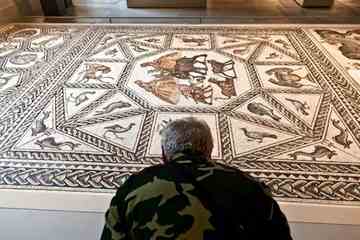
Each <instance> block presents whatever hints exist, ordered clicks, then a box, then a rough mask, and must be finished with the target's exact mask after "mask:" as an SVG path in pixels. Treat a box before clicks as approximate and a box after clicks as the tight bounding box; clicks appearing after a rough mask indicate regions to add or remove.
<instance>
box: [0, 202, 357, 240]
mask: <svg viewBox="0 0 360 240" xmlns="http://www.w3.org/2000/svg"><path fill="white" fill-rule="evenodd" d="M103 219H104V217H103V214H102V213H86V212H62V211H43V210H42V211H39V210H15V209H0V239H1V240H24V239H26V240H82V239H84V240H97V239H99V236H100V234H101V231H102V227H103ZM291 229H292V232H293V237H294V239H295V240H359V239H360V226H352V225H327V224H301V223H292V224H291Z"/></svg>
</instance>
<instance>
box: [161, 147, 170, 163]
mask: <svg viewBox="0 0 360 240" xmlns="http://www.w3.org/2000/svg"><path fill="white" fill-rule="evenodd" d="M161 154H162V159H163V162H164V163H166V162H168V159H167V158H166V155H165V151H164V147H163V146H161Z"/></svg>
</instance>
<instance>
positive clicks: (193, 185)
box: [101, 151, 291, 240]
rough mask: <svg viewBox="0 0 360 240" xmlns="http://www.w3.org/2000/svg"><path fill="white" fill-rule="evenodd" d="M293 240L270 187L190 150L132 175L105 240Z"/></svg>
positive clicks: (109, 218)
mask: <svg viewBox="0 0 360 240" xmlns="http://www.w3.org/2000/svg"><path fill="white" fill-rule="evenodd" d="M264 237H266V239H277V240H282V239H291V235H290V229H289V226H288V223H287V220H286V217H285V216H284V214H283V213H282V212H281V210H280V208H279V206H278V204H277V203H276V202H275V201H274V200H273V198H272V197H271V193H270V191H269V189H268V188H267V187H266V186H264V185H263V184H261V183H259V182H257V181H256V180H254V179H253V178H251V177H250V176H248V175H246V174H245V173H243V172H241V171H239V170H237V169H235V168H231V167H228V166H224V165H220V164H216V163H214V162H210V161H207V160H206V159H205V158H203V157H201V155H199V154H196V153H194V152H192V151H184V152H183V153H179V154H177V155H176V156H175V157H174V158H173V159H172V160H171V161H170V162H168V163H165V164H162V165H157V166H153V167H150V168H147V169H145V170H143V171H142V172H140V173H138V174H135V175H133V176H131V177H130V178H129V179H128V180H127V181H126V182H125V183H124V185H122V186H121V187H120V188H119V189H118V191H117V193H116V195H115V197H114V198H113V199H112V201H111V204H110V208H109V210H108V211H107V213H106V224H105V227H104V230H103V233H102V236H101V239H102V240H110V239H113V240H123V239H154V240H155V239H156V240H163V239H182V240H185V239H189V240H190V239H191V240H197V239H206V240H210V239H265V238H264Z"/></svg>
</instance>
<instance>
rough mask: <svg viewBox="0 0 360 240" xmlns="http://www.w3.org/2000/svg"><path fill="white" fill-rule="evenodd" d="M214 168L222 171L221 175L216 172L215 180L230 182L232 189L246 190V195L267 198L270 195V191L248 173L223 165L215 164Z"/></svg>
mask: <svg viewBox="0 0 360 240" xmlns="http://www.w3.org/2000/svg"><path fill="white" fill-rule="evenodd" d="M215 166H218V168H223V169H224V171H222V173H221V172H220V174H219V172H218V176H217V178H219V179H220V178H221V179H223V180H224V181H226V180H227V181H230V182H231V183H232V185H233V186H234V188H237V189H239V190H241V191H242V192H244V190H246V189H247V190H248V194H250V193H252V194H261V195H262V194H266V195H268V196H269V197H272V195H271V189H270V188H269V187H268V186H267V185H266V184H265V183H264V182H262V181H261V180H259V179H257V178H255V177H253V176H251V175H250V174H249V173H247V172H244V171H242V170H240V169H239V168H237V167H234V166H230V165H225V164H223V163H215Z"/></svg>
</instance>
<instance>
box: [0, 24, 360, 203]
mask: <svg viewBox="0 0 360 240" xmlns="http://www.w3.org/2000/svg"><path fill="white" fill-rule="evenodd" d="M359 82H360V27H358V28H357V27H356V26H349V27H347V28H344V27H342V28H341V29H338V28H337V27H336V26H331V25H330V26H329V25H324V26H320V25H318V26H316V27H315V26H314V27H311V26H308V27H299V26H279V25H273V26H271V25H269V26H266V27H263V26H240V25H239V26H191V25H189V26H165V25H161V26H160V25H159V26H156V25H152V26H136V25H128V26H127V25H95V26H91V25H76V24H73V25H54V24H52V25H47V24H29V25H25V24H10V25H4V26H1V27H0V188H10V189H32V190H34V191H36V190H37V189H43V190H58V191H85V192H87V191H88V192H107V191H113V190H115V189H116V188H117V187H119V186H120V185H121V184H122V183H123V182H124V181H125V180H126V179H127V178H128V176H129V175H131V174H132V173H134V172H138V171H140V170H142V169H143V168H145V167H148V166H151V165H154V164H159V163H161V158H160V157H161V155H160V153H161V152H160V141H159V131H161V128H162V127H163V126H164V125H165V124H166V123H168V122H169V121H173V120H175V119H177V118H182V117H186V116H194V117H197V118H200V119H203V120H205V121H206V122H207V123H208V124H209V125H210V126H211V129H212V134H213V138H214V142H215V146H214V151H213V153H212V157H213V159H215V160H217V161H219V162H223V163H225V164H228V165H232V166H235V167H237V168H239V169H241V170H243V171H245V172H248V173H250V174H251V175H252V176H254V177H256V178H258V179H260V180H262V181H264V182H265V183H267V184H268V185H269V186H270V187H271V188H272V191H273V194H274V195H275V196H276V197H277V198H278V199H280V200H285V201H297V202H316V203H322V202H327V203H330V204H347V205H354V204H359V203H360V184H359V182H360V107H359V106H360V94H359V91H360V90H359ZM19 191H20V190H19Z"/></svg>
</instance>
